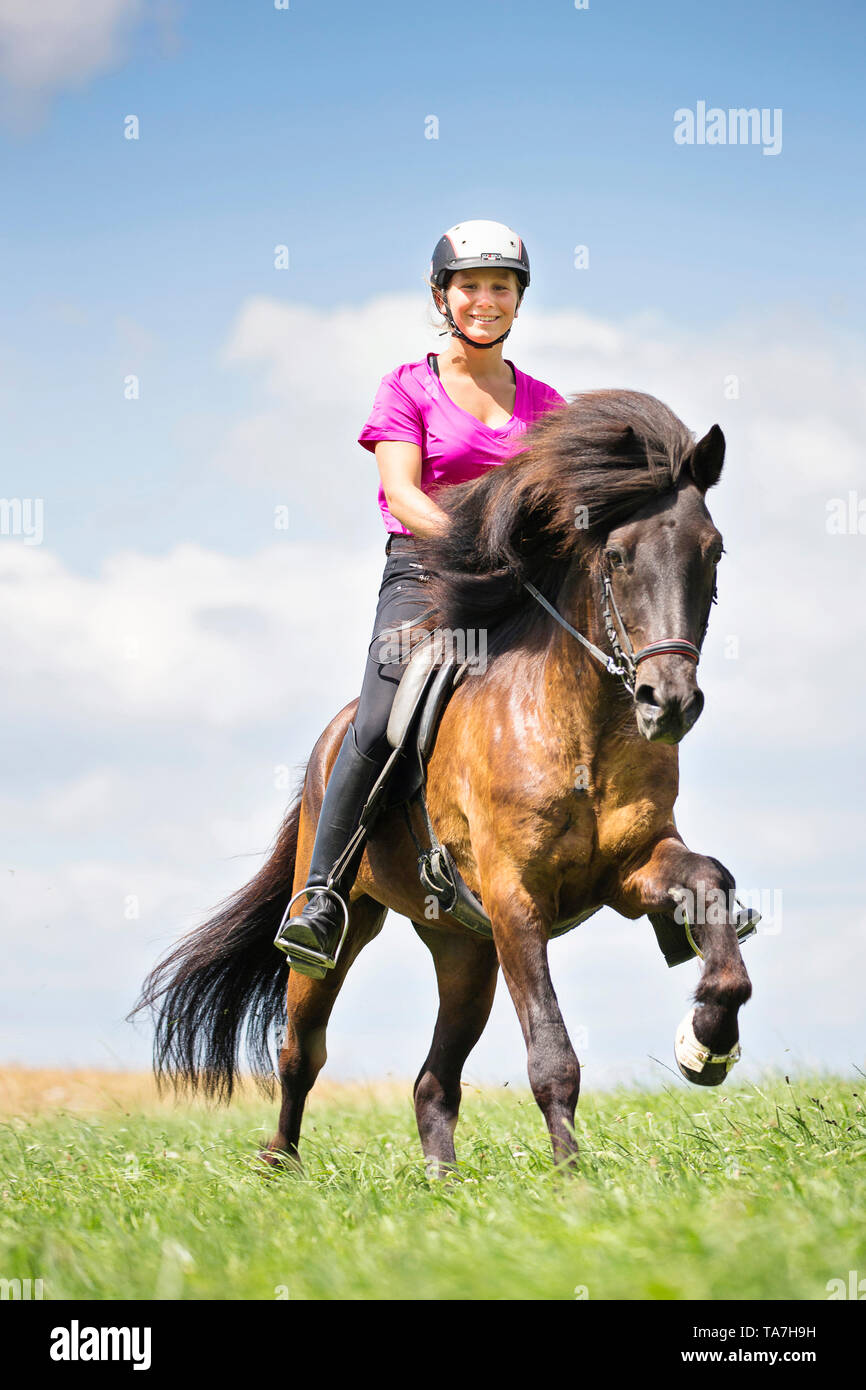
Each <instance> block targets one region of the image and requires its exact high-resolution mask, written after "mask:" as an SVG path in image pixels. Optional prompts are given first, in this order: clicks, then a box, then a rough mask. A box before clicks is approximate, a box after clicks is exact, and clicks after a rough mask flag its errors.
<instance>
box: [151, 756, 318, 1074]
mask: <svg viewBox="0 0 866 1390" xmlns="http://www.w3.org/2000/svg"><path fill="white" fill-rule="evenodd" d="M302 791H303V784H302V786H301V788H300V789H299V791H298V793H297V796H296V798H295V800H294V801H293V803H292V805H291V807H290V809H289V811H288V813H287V815H286V818H285V820H284V822H283V825H282V827H281V829H280V831H279V834H278V836H277V840H276V844H275V846H274V849H273V851H272V853H271V855H270V857H269V858H268V860H267V862H266V863H265V864H263V866H262V868H261V869H260V870H259V872H258V873H257V874H256V876H255V878H254V879H252V880H251V881H250V882H249V883H248V884H247V885H246V887H245V888H241V889H240V891H239V892H237V893H235V894H234V896H233V897H231V898H227V899H226V901H225V902H224V903H223V904H221V906H220V907H219V908H218V909H217V911H216V913H215V914H214V916H213V917H211V918H210V919H209V920H208V921H207V922H205V923H204V925H203V926H200V927H197V928H196V929H195V931H192V932H190V933H189V935H187V936H185V937H184V938H183V940H181V941H180V942H178V944H177V946H175V947H174V948H173V950H172V951H170V952H169V954H168V955H167V956H165V957H164V959H163V960H161V961H160V962H159V964H158V965H156V966H155V967H154V969H153V970H152V971H151V973H150V974H149V975H148V977H147V979H146V980H145V982H144V985H143V986H142V990H141V995H140V997H139V1000H138V1003H137V1004H136V1005H135V1007H134V1008H133V1010H132V1012H131V1013H130V1014H129V1018H130V1019H131V1018H133V1017H134V1015H135V1014H137V1013H139V1012H141V1011H142V1010H144V1009H149V1010H150V1011H151V1012H152V1014H153V1016H154V1020H155V1024H156V1033H155V1036H154V1042H153V1065H154V1070H155V1072H156V1076H157V1081H158V1083H159V1084H160V1086H162V1084H163V1083H164V1081H165V1080H166V1079H169V1080H170V1081H171V1083H172V1084H173V1085H174V1086H175V1087H176V1088H177V1087H181V1086H188V1087H189V1088H190V1089H191V1090H193V1091H196V1090H198V1089H199V1088H201V1089H202V1090H204V1092H205V1094H206V1095H210V1096H215V1097H216V1098H217V1099H218V1100H226V1101H227V1100H229V1099H230V1098H231V1094H232V1091H233V1089H234V1085H235V1081H236V1080H237V1075H238V1067H239V1061H240V1053H241V1051H242V1048H243V1050H244V1051H245V1052H246V1057H247V1060H248V1062H249V1063H250V1066H251V1068H252V1070H253V1072H254V1073H255V1074H256V1077H257V1079H258V1080H259V1082H260V1083H264V1084H265V1085H269V1084H270V1079H271V1078H272V1077H273V1062H272V1058H271V1050H270V1044H271V1039H272V1036H273V1032H274V1029H275V1027H276V1025H277V1024H278V1023H280V1022H282V1021H283V1019H284V1018H285V995H286V984H287V981H288V973H289V966H288V961H287V960H286V958H285V956H283V955H281V953H280V952H279V951H278V950H276V948H275V947H274V937H275V936H276V934H277V928H278V927H279V925H280V920H281V917H282V913H283V909H284V908H285V906H286V903H287V902H288V899H289V897H290V896H291V892H292V884H293V880H294V875H295V859H296V856H297V851H298V829H299V825H300V819H301V796H302Z"/></svg>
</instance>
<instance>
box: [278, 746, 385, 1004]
mask: <svg viewBox="0 0 866 1390" xmlns="http://www.w3.org/2000/svg"><path fill="white" fill-rule="evenodd" d="M383 766H384V762H379V761H377V760H376V759H374V758H368V757H367V755H366V754H365V753H361V752H359V751H358V745H357V743H356V742H355V726H354V724H350V725H349V727H348V729H347V730H346V734H345V737H344V738H343V742H342V744H341V745H340V751H339V753H338V754H337V760H336V762H335V763H334V766H333V769H332V771H331V775H330V777H329V778H328V783H327V786H326V787H325V796H324V800H323V801H322V809H321V812H320V814H319V824H318V827H317V829H316V840H315V844H314V845H313V857H312V859H311V861H310V872H309V875H308V878H307V885H306V886H307V888H308V889H310V890H313V889H316V888H320V889H323V890H325V891H323V892H319V893H316V892H311V896H310V897H309V900H308V902H307V905H306V907H305V908H304V910H303V912H300V913H298V915H297V916H295V917H289V918H288V920H286V919H285V918H284V919H283V921H282V922H281V923H280V929H279V931H278V932H277V935H276V938H275V940H274V945H275V946H276V947H278V949H279V950H281V951H284V952H285V954H286V955H287V956H288V958H289V964H290V965H291V967H292V969H293V970H296V971H297V972H298V973H299V974H300V975H312V976H313V978H314V979H316V980H321V979H324V976H325V971H326V970H331V969H333V967H334V964H335V954H336V951H337V947H338V946H339V944H340V941H341V938H342V934H343V927H344V924H345V922H346V920H347V913H348V896H349V892H350V890H351V887H352V884H353V883H354V881H355V875H356V874H357V872H358V866H359V864H360V862H361V854H358V853H355V854H353V856H352V859H351V860H350V862H349V863H348V864H347V865H346V868H345V869H344V870H343V872H342V873H341V875H340V878H339V880H338V881H337V882H335V883H333V884H332V885H331V888H330V889H328V888H327V882H328V878H329V877H330V874H331V872H332V870H333V868H334V865H335V864H336V862H337V860H338V859H339V857H340V855H341V854H342V853H343V850H344V849H345V848H346V846H347V844H348V843H349V841H350V839H351V838H352V836H353V835H354V833H355V831H356V830H357V828H358V822H359V821H360V819H361V812H362V811H363V809H364V803H365V802H366V800H367V797H368V796H369V794H370V791H371V789H372V786H373V783H374V782H375V781H376V778H377V777H378V776H379V773H380V772H381V771H382V768H383ZM362 853H363V850H362ZM297 896H298V897H300V893H298V894H297ZM293 901H294V899H293ZM289 906H291V904H290V905H289ZM344 906H345V911H344ZM286 911H288V908H287V909H286Z"/></svg>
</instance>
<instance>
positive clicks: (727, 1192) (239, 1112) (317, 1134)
mask: <svg viewBox="0 0 866 1390" xmlns="http://www.w3.org/2000/svg"><path fill="white" fill-rule="evenodd" d="M858 1081H859V1078H856V1077H855V1078H853V1079H852V1080H841V1079H837V1078H832V1079H828V1078H826V1077H823V1078H820V1079H817V1078H816V1079H814V1080H797V1081H796V1082H795V1083H794V1084H793V1085H788V1084H786V1083H785V1081H784V1080H772V1081H767V1082H766V1083H762V1084H760V1085H754V1084H753V1085H745V1086H740V1087H739V1088H736V1087H731V1088H730V1089H727V1088H725V1089H724V1090H720V1091H696V1090H688V1091H687V1090H686V1089H685V1088H680V1087H679V1086H677V1085H672V1086H670V1087H669V1088H666V1089H664V1090H662V1091H658V1092H650V1091H640V1090H634V1089H631V1090H621V1091H618V1092H608V1093H603V1094H598V1095H593V1094H592V1093H588V1094H585V1095H584V1096H583V1098H582V1099H581V1103H580V1107H579V1110H578V1120H577V1133H578V1137H579V1140H580V1144H581V1161H580V1168H579V1172H578V1174H577V1176H575V1177H572V1178H566V1177H564V1176H563V1175H561V1174H555V1173H554V1172H553V1171H552V1165H551V1160H550V1157H549V1148H548V1142H547V1136H546V1131H545V1130H544V1126H543V1122H542V1120H541V1116H540V1114H539V1112H538V1111H537V1109H536V1107H535V1104H534V1102H533V1100H532V1098H531V1096H530V1095H529V1094H528V1093H513V1092H512V1091H511V1090H503V1091H497V1092H491V1091H486V1092H478V1091H475V1090H469V1089H467V1090H466V1092H465V1094H464V1101H463V1114H462V1117H461V1123H460V1126H459V1128H458V1132H457V1140H458V1156H459V1158H460V1172H459V1175H458V1176H457V1177H456V1179H454V1180H452V1181H451V1182H447V1183H431V1182H428V1180H427V1178H426V1176H425V1172H424V1165H423V1162H422V1159H421V1156H420V1148H419V1144H418V1140H417V1136H416V1133H415V1130H414V1119H413V1115H412V1111H411V1108H410V1103H409V1096H408V1090H407V1094H406V1096H405V1098H401V1097H400V1095H399V1093H396V1092H395V1093H394V1094H393V1095H392V1096H389V1095H388V1094H387V1093H386V1095H385V1097H384V1098H383V1097H382V1095H381V1094H380V1095H378V1096H375V1095H374V1096H373V1097H372V1098H371V1096H369V1095H365V1094H364V1092H363V1091H358V1093H357V1094H353V1093H352V1092H351V1091H349V1090H347V1091H345V1092H342V1093H339V1094H338V1096H337V1097H334V1096H331V1097H328V1096H327V1095H326V1096H325V1098H323V1099H319V1100H318V1101H315V1102H314V1103H312V1104H311V1108H310V1111H309V1113H308V1117H307V1121H306V1123H305V1128H304V1135H303V1139H302V1147H303V1155H304V1160H305V1165H306V1170H305V1172H304V1173H303V1174H297V1173H292V1172H281V1173H279V1174H277V1175H276V1176H275V1177H271V1178H268V1177H263V1176H262V1174H261V1171H260V1165H258V1164H257V1163H256V1162H255V1159H254V1154H255V1150H256V1147H257V1146H258V1145H259V1144H261V1143H262V1142H263V1141H265V1140H266V1139H267V1138H268V1137H269V1136H270V1134H271V1132H272V1126H273V1121H274V1119H275V1107H274V1105H273V1104H272V1103H270V1102H268V1101H267V1100H266V1099H261V1100H259V1099H256V1098H254V1097H251V1096H250V1095H249V1094H247V1095H246V1096H245V1098H244V1099H243V1100H242V1101H241V1102H240V1103H236V1104H235V1105H234V1106H232V1107H231V1109H229V1110H208V1109H206V1108H203V1107H202V1106H200V1105H197V1106H191V1105H181V1106H178V1107H177V1108H171V1107H168V1106H163V1107H162V1108H157V1107H154V1106H151V1107H150V1108H145V1109H134V1108H133V1107H132V1106H128V1107H127V1110H128V1113H127V1111H126V1110H125V1109H124V1108H123V1107H122V1106H118V1105H117V1103H115V1108H114V1109H113V1110H106V1111H101V1112H98V1113H95V1114H87V1115H81V1114H75V1113H73V1112H70V1111H65V1112H64V1111H60V1112H57V1111H53V1112H50V1113H39V1114H36V1115H29V1116H26V1115H18V1116H16V1115H14V1114H13V1115H7V1116H6V1117H5V1118H4V1119H3V1120H2V1122H0V1149H2V1154H0V1172H2V1174H3V1176H2V1179H0V1192H2V1198H3V1201H2V1208H0V1276H2V1277H5V1278H28V1277H29V1278H33V1279H35V1278H41V1279H43V1281H44V1297H45V1298H46V1299H48V1298H72V1299H80V1298H96V1299H129V1298H144V1299H153V1298H187V1299H229V1298H245V1299H274V1298H275V1297H278V1296H282V1297H289V1298H291V1299H383V1298H387V1299H392V1298H396V1299H417V1298H434V1299H450V1298H457V1299H509V1298H532V1299H573V1298H574V1297H575V1289H576V1288H578V1287H580V1286H582V1287H585V1289H586V1290H587V1294H588V1297H589V1298H590V1299H682V1298H698V1299H723V1298H735V1299H740V1298H743V1299H770V1298H772V1299H805V1300H809V1299H825V1298H826V1296H827V1294H826V1289H825V1286H826V1283H827V1281H828V1280H829V1279H832V1278H839V1277H841V1278H845V1279H847V1275H848V1271H849V1270H851V1269H856V1270H859V1271H860V1274H861V1275H866V1197H864V1184H863V1178H862V1175H863V1158H864V1153H866V1110H864V1101H863V1093H862V1092H861V1089H860V1085H859V1084H858Z"/></svg>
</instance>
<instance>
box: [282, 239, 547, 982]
mask: <svg viewBox="0 0 866 1390" xmlns="http://www.w3.org/2000/svg"><path fill="white" fill-rule="evenodd" d="M528 284H529V258H528V256H527V254H526V248H525V247H524V245H523V242H522V241H521V239H520V237H518V236H517V235H516V233H514V232H513V231H511V229H510V228H509V227H505V226H503V224H502V223H501V222H482V221H476V222H460V223H458V224H457V226H456V227H452V228H451V229H450V231H447V232H446V233H445V234H444V236H442V237H441V238H440V239H439V242H438V243H437V246H436V249H435V250H434V252H433V260H432V262H431V265H430V278H429V285H430V289H431V292H432V295H433V299H434V302H435V304H436V307H437V309H438V310H439V312H440V313H441V314H443V315H444V317H445V319H446V321H447V323H448V328H447V329H445V330H443V331H444V332H450V334H451V344H450V347H449V350H448V351H447V352H445V353H441V354H440V355H439V356H438V357H437V356H436V354H435V353H428V354H427V357H426V358H422V360H421V361H420V362H409V363H406V364H405V365H404V366H402V367H397V368H395V370H394V371H392V372H389V373H388V375H387V376H385V377H383V378H382V382H381V385H380V386H379V390H378V392H377V394H376V399H375V402H374V404H373V409H372V412H371V414H370V418H369V419H368V421H367V423H366V424H365V426H364V428H363V430H362V431H361V434H360V436H359V442H360V443H361V444H362V445H363V446H364V448H365V449H370V450H371V451H374V452H375V455H376V462H377V464H378V466H379V475H380V479H381V484H380V487H379V508H380V510H381V513H382V518H383V520H384V522H385V529H386V530H387V531H388V532H389V537H388V542H387V544H386V546H385V553H386V555H387V557H388V558H387V561H386V564H385V571H384V574H383V576H382V584H381V587H380V589H379V604H378V607H377V609H376V621H375V623H374V626H373V640H372V641H371V643H370V647H369V651H368V658H367V669H366V673H365V676H364V680H363V684H362V687H361V698H360V702H359V704H358V709H357V712H356V714H355V719H354V721H353V723H352V724H350V725H349V728H348V729H347V731H346V734H345V737H344V739H343V742H342V745H341V747H340V751H339V753H338V755H337V759H336V762H335V763H334V767H333V770H332V772H331V776H330V778H329V779H328V785H327V788H326V790H325V796H324V800H323V802H322V809H321V813H320V816H319V823H318V828H317V830H316V839H315V844H314V846H313V855H312V860H311V863H310V872H309V877H308V879H307V890H309V893H310V896H309V898H308V902H307V905H306V907H305V908H304V910H303V912H301V913H300V914H299V915H297V916H295V917H291V918H289V919H288V921H285V920H284V921H283V923H282V924H281V926H280V930H279V932H278V933H277V939H276V943H275V944H276V945H277V946H278V947H279V948H280V950H282V951H285V953H286V954H287V956H288V957H289V961H290V963H291V966H292V969H294V970H297V971H299V972H300V973H301V974H304V975H312V976H314V977H315V978H316V979H323V978H324V975H325V972H326V971H327V970H330V969H332V968H333V966H334V964H335V953H336V950H337V947H338V944H339V941H340V937H341V934H342V928H343V922H344V920H345V916H344V904H345V905H347V904H348V895H349V892H350V890H351V887H352V884H353V883H354V880H355V876H356V874H357V871H358V864H359V863H360V858H361V855H360V854H359V855H358V856H357V862H356V863H353V864H350V865H349V866H348V868H347V870H346V871H345V872H344V873H343V874H342V875H341V877H340V880H339V883H334V884H332V885H331V887H330V888H329V887H327V883H328V878H329V875H330V873H331V870H332V868H333V866H334V865H335V863H336V862H337V860H338V858H339V856H340V854H341V853H342V851H343V850H344V849H345V847H346V845H347V843H348V841H349V840H350V839H351V837H352V835H353V834H354V832H355V830H356V829H357V826H358V822H359V820H360V817H361V811H362V810H363V808H364V803H365V801H366V799H367V796H368V794H369V792H370V789H371V788H372V785H373V783H374V782H375V780H376V778H377V777H378V775H379V773H380V772H381V770H382V768H383V767H384V765H385V762H386V761H387V758H388V754H389V752H390V749H389V747H388V743H387V739H386V735H385V730H386V727H387V724H388V716H389V714H390V712H391V705H392V703H393V700H394V695H395V693H396V690H397V686H398V684H399V681H400V677H401V676H402V674H403V670H404V667H403V666H402V665H401V664H399V663H394V662H393V661H392V660H390V661H389V660H387V659H386V660H382V661H380V660H379V659H378V657H379V655H383V656H384V655H385V654H386V646H385V644H387V643H388V639H389V638H393V635H394V630H395V629H396V630H399V629H400V628H401V627H402V625H403V624H407V623H408V624H410V625H411V624H412V623H414V622H417V621H418V620H419V619H420V618H421V617H423V616H426V614H427V612H428V605H427V603H426V599H425V590H424V584H425V581H426V579H427V577H428V576H427V575H425V574H424V572H423V566H422V565H421V563H420V562H419V560H418V558H417V555H416V552H415V541H414V537H415V536H416V535H421V536H424V535H429V534H433V533H435V531H436V530H438V529H439V528H440V527H443V526H445V525H447V517H446V515H445V513H444V512H443V511H442V509H441V508H440V507H438V506H437V505H436V502H435V501H434V497H433V494H434V493H435V491H436V490H437V489H438V488H439V487H443V486H450V485H452V484H454V483H462V482H467V481H469V480H470V479H472V478H477V477H479V476H480V475H481V474H482V473H485V472H486V471H487V469H488V468H491V467H495V466H496V465H498V464H500V463H503V462H504V461H505V460H506V459H507V458H509V457H510V456H511V454H512V453H513V452H514V451H515V446H518V447H519V444H520V441H521V435H523V434H524V433H525V431H526V429H527V427H528V426H529V425H531V424H532V422H533V421H534V420H536V419H537V418H538V416H539V415H542V414H543V413H544V412H545V411H547V410H552V409H555V408H557V407H558V406H561V405H565V401H564V400H563V398H562V396H560V395H559V394H558V393H557V392H556V391H554V390H553V388H552V387H550V386H546V385H545V384H544V383H543V382H540V381H535V380H534V379H533V378H532V377H530V376H526V375H525V374H524V373H523V372H520V371H518V370H517V368H516V367H515V366H514V364H513V363H512V362H509V361H508V360H507V359H503V357H502V343H503V342H504V341H505V339H506V338H507V337H508V334H509V333H510V332H511V326H512V324H513V323H514V320H515V319H516V318H517V313H518V309H519V306H520V303H521V300H522V299H523V294H524V291H525V290H526V287H527V285H528ZM392 653H393V645H391V646H390V649H389V650H388V652H387V655H388V656H391V654H392ZM362 852H363V851H362ZM341 899H342V901H341Z"/></svg>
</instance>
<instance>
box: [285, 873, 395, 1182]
mask: <svg viewBox="0 0 866 1390" xmlns="http://www.w3.org/2000/svg"><path fill="white" fill-rule="evenodd" d="M385 912H386V909H385V908H384V907H382V906H381V904H380V903H377V902H374V900H373V899H372V898H368V897H361V898H357V899H355V901H354V902H352V903H351V904H350V908H349V930H348V932H347V934H346V940H345V942H344V943H343V947H342V950H341V951H340V955H339V958H338V960H337V963H336V965H335V966H334V968H333V970H329V971H328V973H327V975H326V976H325V978H324V979H322V980H315V979H313V978H312V977H311V976H308V975H298V974H297V973H296V972H295V971H294V970H292V971H291V972H290V973H289V984H288V991H287V995H286V1005H287V1021H286V1035H285V1038H284V1040H283V1045H282V1047H281V1049H280V1055H279V1059H278V1072H279V1078H280V1088H281V1091H282V1103H281V1106H280V1118H279V1122H278V1125H277V1132H276V1134H275V1135H274V1137H273V1139H272V1140H271V1141H270V1143H269V1144H268V1147H267V1149H265V1150H263V1151H262V1153H261V1157H262V1158H263V1159H264V1160H265V1161H266V1162H269V1163H272V1164H275V1163H279V1162H280V1161H281V1158H282V1157H283V1156H285V1157H288V1158H291V1159H294V1160H296V1161H297V1160H298V1141H299V1139H300V1134H301V1120H302V1119H303V1114H304V1106H305V1104H306V1101H307V1096H308V1095H309V1093H310V1091H311V1090H312V1088H313V1085H314V1083H315V1080H316V1077H317V1076H318V1074H319V1072H320V1071H321V1069H322V1067H323V1066H324V1065H325V1061H326V1060H327V1055H328V1054H327V1048H326V1045H325V1036H326V1032H327V1027H328V1020H329V1019H330V1017H331V1010H332V1009H333V1007H334V1004H335V1003H336V1002H337V995H338V994H339V992H340V989H341V988H342V985H343V981H344V980H345V978H346V976H347V974H348V973H349V969H350V968H351V965H352V962H353V961H354V960H355V958H356V957H357V955H358V954H359V952H360V951H361V950H362V949H363V947H364V946H366V944H367V942H368V941H372V939H373V937H374V936H376V935H377V934H378V932H379V931H380V930H381V928H382V923H383V921H384V920H385ZM275 949H276V948H275Z"/></svg>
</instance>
